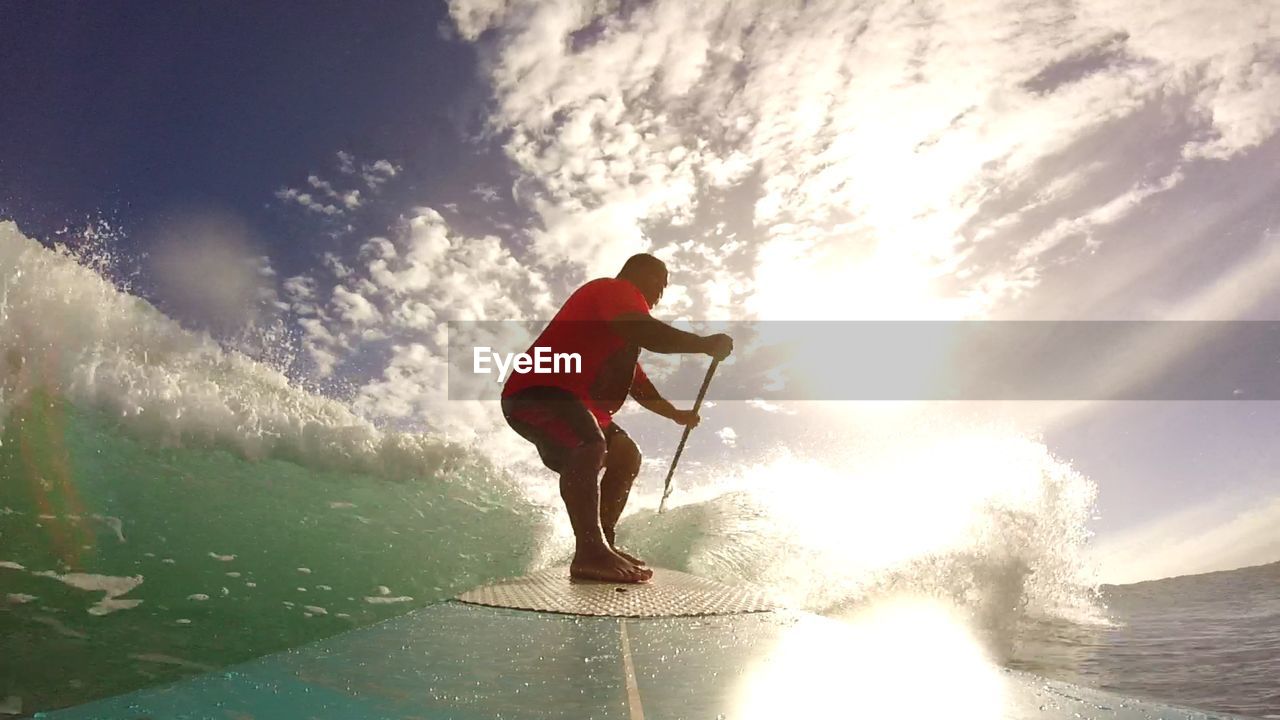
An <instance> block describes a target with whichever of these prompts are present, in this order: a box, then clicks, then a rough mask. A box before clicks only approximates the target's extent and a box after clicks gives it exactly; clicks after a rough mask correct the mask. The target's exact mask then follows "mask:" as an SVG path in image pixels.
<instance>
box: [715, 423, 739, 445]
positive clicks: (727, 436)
mask: <svg viewBox="0 0 1280 720" xmlns="http://www.w3.org/2000/svg"><path fill="white" fill-rule="evenodd" d="M716 437H718V438H720V442H722V443H724V444H725V445H728V446H729V447H733V446H735V445H737V444H738V433H737V431H736V430H734V429H733V428H731V427H723V428H720V430H719V431H718V432H716Z"/></svg>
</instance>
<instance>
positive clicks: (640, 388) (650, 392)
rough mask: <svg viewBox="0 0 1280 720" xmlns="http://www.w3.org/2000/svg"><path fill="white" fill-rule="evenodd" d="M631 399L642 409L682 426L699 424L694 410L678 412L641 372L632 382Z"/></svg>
mask: <svg viewBox="0 0 1280 720" xmlns="http://www.w3.org/2000/svg"><path fill="white" fill-rule="evenodd" d="M631 397H632V398H634V399H635V401H636V402H637V403H640V407H642V408H644V409H645V410H648V411H650V412H653V413H657V414H658V415H661V416H662V417H664V418H669V419H671V420H674V421H676V422H677V423H679V424H681V425H687V426H689V427H693V426H695V425H697V424H698V420H699V418H698V416H697V414H695V413H694V412H693V411H692V410H677V409H676V406H675V405H672V404H671V403H670V402H669V401H668V400H667V399H666V398H664V397H662V395H660V394H659V393H658V388H656V387H654V386H653V383H651V382H649V378H648V376H647V375H645V374H644V371H643V370H641V371H639V372H637V373H636V377H635V379H634V380H633V381H632V382H631Z"/></svg>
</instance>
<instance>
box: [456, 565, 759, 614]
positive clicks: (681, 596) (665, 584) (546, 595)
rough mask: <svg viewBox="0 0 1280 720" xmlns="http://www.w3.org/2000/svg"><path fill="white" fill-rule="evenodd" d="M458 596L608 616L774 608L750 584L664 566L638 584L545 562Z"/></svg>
mask: <svg viewBox="0 0 1280 720" xmlns="http://www.w3.org/2000/svg"><path fill="white" fill-rule="evenodd" d="M457 599H458V600H461V601H462V602H466V603H471V604H474V605H487V606H489V607H502V608H510V609H514V610H534V611H538V612H552V613H561V614H566V615H596V616H609V617H694V616H700V615H735V614H740V613H754V612H765V611H768V610H775V609H777V608H778V604H777V603H775V602H772V601H771V600H770V599H769V598H768V597H767V596H766V595H765V594H764V593H762V592H760V591H758V590H755V589H753V588H750V587H741V586H739V587H732V586H729V585H725V584H723V583H718V582H716V581H714V580H708V579H706V578H700V577H698V576H696V575H690V574H688V573H683V572H680V571H678V570H667V569H664V568H653V578H652V579H650V580H649V582H647V583H638V584H631V583H611V582H597V581H591V580H586V581H584V580H573V579H571V578H570V577H569V568H568V567H556V568H549V569H547V570H542V571H540V572H536V573H533V574H531V575H526V576H524V577H521V578H515V579H514V580H505V581H502V582H498V583H494V584H492V585H485V586H483V587H478V588H475V589H474V590H469V591H467V592H465V593H463V594H461V595H459V596H458V598H457Z"/></svg>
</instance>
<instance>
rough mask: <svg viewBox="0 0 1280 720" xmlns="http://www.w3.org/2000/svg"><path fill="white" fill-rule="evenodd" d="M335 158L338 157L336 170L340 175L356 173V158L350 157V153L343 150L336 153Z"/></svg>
mask: <svg viewBox="0 0 1280 720" xmlns="http://www.w3.org/2000/svg"><path fill="white" fill-rule="evenodd" d="M337 157H338V170H339V171H340V172H342V174H344V175H350V174H351V173H353V172H355V171H356V158H355V156H354V155H352V154H351V153H349V152H347V151H345V150H339V151H338V153H337Z"/></svg>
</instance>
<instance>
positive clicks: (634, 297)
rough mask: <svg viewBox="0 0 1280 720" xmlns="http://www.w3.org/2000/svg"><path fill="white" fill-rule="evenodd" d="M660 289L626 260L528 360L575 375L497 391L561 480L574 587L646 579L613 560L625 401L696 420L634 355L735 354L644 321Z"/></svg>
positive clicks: (644, 268)
mask: <svg viewBox="0 0 1280 720" xmlns="http://www.w3.org/2000/svg"><path fill="white" fill-rule="evenodd" d="M666 287H667V266H666V265H665V264H664V263H663V262H662V261H661V260H659V259H658V258H656V257H654V256H652V255H647V254H641V255H633V256H632V257H631V258H629V259H628V260H627V262H626V263H625V264H624V265H623V266H622V270H621V271H620V272H619V273H618V276H617V277H615V278H599V279H597V280H592V281H591V282H588V283H587V284H585V285H583V286H582V287H580V288H578V289H577V290H576V291H574V293H573V294H572V295H570V296H569V299H568V300H566V301H565V303H564V306H563V307H561V308H560V311H559V312H557V313H556V315H555V317H554V318H552V319H551V322H550V323H549V324H548V325H547V327H546V328H545V329H544V330H543V331H542V334H541V335H539V336H538V339H537V340H535V341H534V342H533V345H532V347H530V348H529V352H528V354H529V355H534V354H535V349H536V348H545V350H544V351H543V352H547V351H550V352H551V353H557V354H558V353H566V354H569V353H572V354H577V355H578V356H580V357H581V363H580V367H572V368H557V369H556V372H551V373H546V372H539V373H533V372H524V373H521V372H513V373H512V374H511V377H509V378H507V381H506V384H505V385H504V386H503V390H502V414H503V416H504V417H505V418H506V420H507V423H508V424H509V425H511V428H512V429H513V430H515V431H516V432H517V433H519V434H520V436H521V437H523V438H525V439H526V440H528V441H529V442H532V443H533V444H534V446H535V447H537V449H538V455H539V456H540V457H541V458H542V462H543V464H544V465H546V466H547V467H548V468H550V469H551V470H553V471H555V472H557V473H559V474H560V496H561V497H562V498H563V499H564V504H565V508H566V509H567V510H568V511H569V522H570V524H571V525H572V526H573V534H574V537H575V538H576V548H575V552H574V555H573V563H572V564H571V565H570V566H569V573H570V575H572V576H573V577H576V578H585V579H592V580H607V581H612V582H644V581H646V580H648V579H649V578H650V577H652V576H653V571H652V570H650V569H648V568H646V567H644V561H642V560H640V559H639V558H636V557H634V556H632V555H630V554H628V553H626V552H623V551H622V550H619V549H618V547H617V545H616V544H615V540H614V527H615V526H616V525H617V523H618V518H619V517H620V516H621V515H622V509H623V508H624V507H625V506H626V504H627V496H628V495H629V494H630V493H631V483H632V481H633V480H635V477H636V474H637V473H639V471H640V450H639V449H638V448H637V447H636V444H635V442H633V441H632V440H631V438H630V437H629V436H628V435H627V433H626V432H625V431H623V429H622V428H620V427H618V424H617V423H615V422H613V414H614V413H615V412H617V411H618V408H620V407H621V406H622V403H623V402H625V401H626V399H627V396H628V395H630V396H631V397H632V398H635V400H636V402H638V403H640V405H641V407H644V408H646V409H648V410H650V411H652V412H655V413H657V414H659V415H661V416H663V417H666V418H670V419H672V420H674V421H675V422H676V423H678V424H680V425H684V426H687V427H693V426H695V425H697V424H698V415H697V414H696V413H694V412H693V411H692V410H677V409H676V408H675V406H673V405H672V404H671V403H670V402H668V401H667V400H666V399H665V398H663V397H662V396H661V395H660V394H658V390H657V389H656V388H655V387H654V386H653V383H651V382H649V378H648V377H646V376H645V374H644V371H643V370H642V369H641V368H640V365H639V364H638V362H637V360H638V359H639V356H640V349H641V348H644V349H645V350H649V351H651V352H657V353H702V354H705V355H710V356H712V357H714V358H716V359H719V360H723V359H724V358H725V357H728V355H729V353H730V352H732V351H733V340H732V338H730V337H729V336H728V335H725V334H723V333H721V334H717V335H706V336H702V335H695V334H693V333H688V332H685V331H683V330H678V329H676V328H674V327H671V326H670V325H668V324H666V323H664V322H661V321H659V320H656V319H654V318H653V317H652V316H650V315H649V309H650V308H652V307H653V306H654V305H656V304H657V303H658V300H659V299H660V298H661V297H662V291H663V290H664V289H665V288H666ZM561 370H565V371H561ZM568 370H573V371H572V372H570V371H568ZM579 370H580V371H579ZM601 468H603V469H604V477H603V479H601V477H600V470H601Z"/></svg>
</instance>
